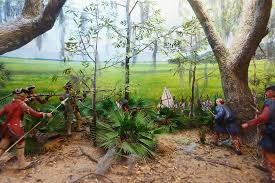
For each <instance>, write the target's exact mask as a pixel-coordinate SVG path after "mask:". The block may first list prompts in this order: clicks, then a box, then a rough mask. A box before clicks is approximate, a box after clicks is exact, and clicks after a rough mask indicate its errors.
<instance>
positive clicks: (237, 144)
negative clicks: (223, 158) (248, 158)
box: [232, 135, 242, 155]
mask: <svg viewBox="0 0 275 183" xmlns="http://www.w3.org/2000/svg"><path fill="white" fill-rule="evenodd" d="M232 141H233V148H234V151H235V152H236V154H238V155H241V154H242V152H241V139H240V137H238V136H237V135H232Z"/></svg>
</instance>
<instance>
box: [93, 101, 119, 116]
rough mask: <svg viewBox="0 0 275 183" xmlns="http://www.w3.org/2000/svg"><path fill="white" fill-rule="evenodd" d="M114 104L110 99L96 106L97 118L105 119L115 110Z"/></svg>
mask: <svg viewBox="0 0 275 183" xmlns="http://www.w3.org/2000/svg"><path fill="white" fill-rule="evenodd" d="M115 107H116V105H115V103H114V102H113V101H111V99H105V100H103V101H101V102H99V103H97V104H96V112H97V114H98V117H100V118H107V117H108V115H109V114H110V113H111V112H112V111H114V110H115Z"/></svg>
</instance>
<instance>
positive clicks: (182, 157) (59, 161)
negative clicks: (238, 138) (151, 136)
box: [0, 130, 267, 183]
mask: <svg viewBox="0 0 275 183" xmlns="http://www.w3.org/2000/svg"><path fill="white" fill-rule="evenodd" d="M196 134H197V131H195V130H193V131H186V132H181V133H177V134H169V135H165V136H161V137H160V146H161V148H160V151H161V152H162V153H163V154H160V155H157V157H156V159H155V160H152V161H150V162H147V163H142V162H141V163H138V164H136V165H135V166H134V167H133V168H132V171H131V172H129V171H128V165H127V162H126V161H123V160H121V161H120V162H117V163H115V164H114V165H113V166H112V167H111V169H110V171H109V172H108V173H107V175H106V176H107V177H108V178H109V179H111V180H112V182H115V183H124V182H125V183H126V182H133V183H134V182H146V183H148V182H169V183H170V182H199V183H204V182H211V183H213V182H222V183H231V182H243V183H246V182H255V183H257V182H264V180H266V177H267V174H266V173H263V172H261V171H260V170H258V169H256V168H254V167H253V165H254V164H256V162H255V160H254V159H253V158H252V157H251V156H250V155H249V154H246V153H244V155H242V156H238V155H235V154H234V153H233V152H232V151H231V150H230V149H228V148H225V147H215V146H212V145H200V144H198V143H196V147H195V148H194V149H193V151H192V152H191V153H190V154H187V153H186V147H187V144H190V143H194V142H196V141H197V135H196ZM53 144H57V145H52V146H53V147H52V150H53V152H48V153H45V154H43V155H39V156H34V157H32V158H31V159H32V160H33V161H36V162H37V163H36V166H35V167H34V168H32V169H29V170H24V171H20V172H17V171H16V169H15V167H14V164H15V163H14V162H12V161H11V162H8V163H6V165H5V166H4V168H3V169H2V171H1V172H0V182H1V183H17V182H18V183H19V182H20V183H22V182H27V183H34V182H38V183H59V182H60V183H63V182H64V183H72V182H74V181H75V180H77V179H79V178H80V177H81V176H84V175H86V174H88V173H90V172H94V171H95V169H96V163H95V162H93V161H91V160H89V159H88V157H87V156H85V155H83V153H82V151H81V150H80V148H82V149H83V150H84V152H85V153H87V154H89V155H90V156H92V157H93V158H95V159H99V157H101V156H102V155H103V152H102V151H101V150H98V149H95V148H93V147H92V146H91V144H90V141H89V140H87V139H85V138H83V137H81V134H74V135H73V137H72V138H71V139H69V140H66V141H60V140H59V141H58V142H56V143H53ZM60 146H61V147H60ZM191 146H192V145H191ZM191 146H188V147H191ZM58 147H60V148H58ZM198 157H201V158H203V159H204V160H209V161H213V160H215V161H218V162H225V163H226V162H228V163H230V164H232V165H237V166H239V167H240V168H241V170H238V169H234V168H230V167H227V166H224V165H218V164H215V163H210V162H206V161H202V160H201V159H200V158H198ZM5 158H7V157H3V158H1V159H5ZM79 182H110V181H108V180H107V179H104V180H97V179H95V177H93V176H91V177H84V178H83V179H81V180H80V181H79Z"/></svg>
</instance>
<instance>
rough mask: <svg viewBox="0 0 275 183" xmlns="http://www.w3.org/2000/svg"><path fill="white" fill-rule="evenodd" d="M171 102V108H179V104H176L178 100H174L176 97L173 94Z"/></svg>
mask: <svg viewBox="0 0 275 183" xmlns="http://www.w3.org/2000/svg"><path fill="white" fill-rule="evenodd" d="M173 102H174V106H173V109H174V110H176V109H178V108H179V105H178V102H177V100H176V97H175V96H173Z"/></svg>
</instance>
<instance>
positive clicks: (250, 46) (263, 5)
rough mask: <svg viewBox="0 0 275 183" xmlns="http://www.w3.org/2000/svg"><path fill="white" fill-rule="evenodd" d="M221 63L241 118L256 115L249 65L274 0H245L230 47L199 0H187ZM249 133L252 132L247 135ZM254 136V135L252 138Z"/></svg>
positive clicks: (228, 95)
mask: <svg viewBox="0 0 275 183" xmlns="http://www.w3.org/2000/svg"><path fill="white" fill-rule="evenodd" d="M188 2H189V4H190V5H191V7H192V9H193V10H194V12H195V14H196V16H197V18H198V19H199V21H200V23H201V25H202V28H203V30H204V32H205V34H206V37H207V39H208V42H209V44H210V46H211V48H212V50H213V52H214V55H215V57H216V59H217V62H218V64H219V69H220V73H221V81H222V87H223V90H224V96H225V99H226V101H227V102H228V104H229V105H230V107H231V108H232V110H233V111H234V112H235V113H236V114H237V117H238V119H239V121H240V122H242V121H244V120H248V119H251V118H252V117H253V116H254V111H253V109H252V107H251V105H253V96H252V93H251V91H250V89H249V87H248V67H249V64H250V60H251V58H252V56H253V55H254V54H255V52H256V49H257V48H258V46H259V44H260V42H261V40H262V39H263V38H264V37H265V36H266V35H267V24H268V21H269V17H270V11H271V7H272V0H250V1H245V3H246V6H244V10H245V11H244V12H243V16H242V19H241V21H240V25H239V26H240V27H239V28H238V32H237V33H236V35H237V36H236V37H235V39H234V41H233V42H232V45H231V46H230V49H227V48H226V47H225V45H224V43H223V42H222V40H221V38H220V36H219V34H218V33H217V31H216V30H215V28H214V26H213V23H212V21H211V20H210V18H209V16H208V14H207V12H206V11H205V10H204V8H203V5H202V3H201V2H200V1H199V0H188ZM248 136H249V135H248ZM250 139H251V138H250Z"/></svg>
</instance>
